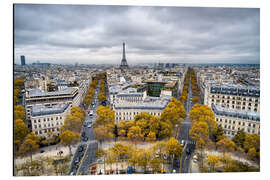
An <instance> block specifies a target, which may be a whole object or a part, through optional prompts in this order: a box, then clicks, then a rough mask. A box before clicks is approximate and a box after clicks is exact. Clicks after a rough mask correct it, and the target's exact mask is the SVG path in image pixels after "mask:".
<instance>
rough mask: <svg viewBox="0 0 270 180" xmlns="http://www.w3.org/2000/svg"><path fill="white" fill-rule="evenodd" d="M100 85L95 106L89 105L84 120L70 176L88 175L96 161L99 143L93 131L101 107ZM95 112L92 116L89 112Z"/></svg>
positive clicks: (95, 96)
mask: <svg viewBox="0 0 270 180" xmlns="http://www.w3.org/2000/svg"><path fill="white" fill-rule="evenodd" d="M99 85H100V81H99V82H98V85H97V87H96V91H95V94H94V97H93V104H91V105H89V107H88V109H87V110H86V116H85V118H84V123H83V127H82V133H81V142H80V143H79V145H78V147H77V150H76V153H75V154H74V156H73V160H72V163H71V165H70V172H69V174H70V175H79V174H80V175H87V174H88V173H89V169H90V166H91V164H92V163H94V162H95V161H96V151H97V149H98V143H97V141H96V140H95V134H94V131H93V123H94V122H95V119H96V117H97V113H96V110H97V107H98V106H99V102H98V98H97V97H98V94H99ZM90 111H93V115H92V116H90V115H89V112H90ZM80 146H83V147H84V150H83V151H82V152H79V151H78V149H79V148H80Z"/></svg>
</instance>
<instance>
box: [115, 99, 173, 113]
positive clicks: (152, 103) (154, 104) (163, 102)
mask: <svg viewBox="0 0 270 180" xmlns="http://www.w3.org/2000/svg"><path fill="white" fill-rule="evenodd" d="M169 102H170V99H167V98H164V99H158V98H147V99H145V100H144V101H142V102H136V103H134V102H124V103H116V104H115V107H114V108H115V109H116V110H117V109H157V110H163V109H164V108H165V107H166V106H167V105H168V103H169Z"/></svg>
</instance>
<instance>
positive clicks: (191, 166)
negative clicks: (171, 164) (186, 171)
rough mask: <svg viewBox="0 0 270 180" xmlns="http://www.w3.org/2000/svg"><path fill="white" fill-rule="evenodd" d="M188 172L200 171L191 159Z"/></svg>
mask: <svg viewBox="0 0 270 180" xmlns="http://www.w3.org/2000/svg"><path fill="white" fill-rule="evenodd" d="M190 173H200V170H199V166H198V164H197V163H194V162H193V159H191V163H190Z"/></svg>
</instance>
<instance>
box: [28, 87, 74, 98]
mask: <svg viewBox="0 0 270 180" xmlns="http://www.w3.org/2000/svg"><path fill="white" fill-rule="evenodd" d="M76 89H77V88H74V87H67V88H65V89H62V90H60V91H53V92H45V91H41V90H40V89H34V90H31V91H29V97H42V96H55V95H65V94H71V93H72V92H73V91H75V90H76Z"/></svg>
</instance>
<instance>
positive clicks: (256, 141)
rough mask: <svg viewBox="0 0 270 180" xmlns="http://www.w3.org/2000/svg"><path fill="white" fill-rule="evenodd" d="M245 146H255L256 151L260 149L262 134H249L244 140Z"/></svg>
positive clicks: (247, 147) (246, 147) (249, 147)
mask: <svg viewBox="0 0 270 180" xmlns="http://www.w3.org/2000/svg"><path fill="white" fill-rule="evenodd" d="M244 148H245V149H247V150H249V149H251V148H255V149H256V151H259V150H260V136H259V135H257V134H247V135H246V138H245V142H244Z"/></svg>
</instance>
